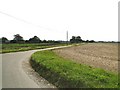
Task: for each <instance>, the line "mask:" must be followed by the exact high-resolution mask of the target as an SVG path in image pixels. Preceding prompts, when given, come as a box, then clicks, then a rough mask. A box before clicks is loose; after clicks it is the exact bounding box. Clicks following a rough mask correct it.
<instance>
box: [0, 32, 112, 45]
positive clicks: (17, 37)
mask: <svg viewBox="0 0 120 90" xmlns="http://www.w3.org/2000/svg"><path fill="white" fill-rule="evenodd" d="M67 42H68V43H81V42H85V43H94V42H96V41H94V40H82V38H81V37H80V36H72V38H71V39H70V40H69V41H67ZM98 42H100V43H107V42H108V43H110V41H98ZM0 43H66V41H55V40H48V41H47V40H41V39H40V38H39V37H38V36H33V37H32V38H30V39H29V40H24V39H23V37H22V36H21V35H20V34H15V35H14V38H13V40H8V39H7V38H6V37H2V38H0ZM111 43H114V41H111Z"/></svg>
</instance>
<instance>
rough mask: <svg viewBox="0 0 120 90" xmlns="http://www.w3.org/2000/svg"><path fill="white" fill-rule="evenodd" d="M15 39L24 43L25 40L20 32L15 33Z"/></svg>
mask: <svg viewBox="0 0 120 90" xmlns="http://www.w3.org/2000/svg"><path fill="white" fill-rule="evenodd" d="M13 41H14V42H16V43H23V42H24V40H23V37H22V36H20V34H16V35H14V39H13Z"/></svg>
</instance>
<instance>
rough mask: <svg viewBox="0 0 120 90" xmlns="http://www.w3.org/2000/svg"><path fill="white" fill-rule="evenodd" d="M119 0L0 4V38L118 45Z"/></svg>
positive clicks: (17, 0)
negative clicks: (80, 40)
mask: <svg viewBox="0 0 120 90" xmlns="http://www.w3.org/2000/svg"><path fill="white" fill-rule="evenodd" d="M118 1H119V0H0V37H7V38H8V39H9V40H12V39H13V38H14V37H13V35H15V34H20V35H21V36H23V38H24V39H25V40H28V39H29V38H31V37H33V36H35V35H36V36H38V37H39V38H40V39H41V40H44V39H45V40H66V31H68V33H69V39H71V37H72V36H81V38H82V39H83V40H95V41H118Z"/></svg>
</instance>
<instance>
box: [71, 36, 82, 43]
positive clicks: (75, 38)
mask: <svg viewBox="0 0 120 90" xmlns="http://www.w3.org/2000/svg"><path fill="white" fill-rule="evenodd" d="M70 42H71V43H80V42H82V39H81V37H80V36H77V37H75V36H72V39H70Z"/></svg>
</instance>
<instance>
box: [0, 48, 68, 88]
mask: <svg viewBox="0 0 120 90" xmlns="http://www.w3.org/2000/svg"><path fill="white" fill-rule="evenodd" d="M65 47H69V46H60V47H53V48H47V49H39V50H30V51H24V52H15V53H6V54H1V55H2V88H50V87H51V86H50V85H48V84H45V83H43V82H40V83H39V85H38V84H37V83H36V82H35V81H34V80H33V79H31V78H30V77H29V76H28V75H27V74H26V72H25V71H24V70H23V66H22V63H23V62H24V61H28V60H29V58H30V56H31V55H32V54H33V53H34V52H36V51H43V50H50V49H57V48H65Z"/></svg>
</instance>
